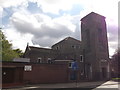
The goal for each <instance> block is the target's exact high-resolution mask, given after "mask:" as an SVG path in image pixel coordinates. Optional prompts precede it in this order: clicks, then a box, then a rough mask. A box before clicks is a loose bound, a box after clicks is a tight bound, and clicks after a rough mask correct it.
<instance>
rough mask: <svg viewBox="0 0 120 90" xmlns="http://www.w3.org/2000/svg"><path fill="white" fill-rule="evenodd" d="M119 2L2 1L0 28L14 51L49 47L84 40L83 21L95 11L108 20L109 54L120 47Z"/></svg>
mask: <svg viewBox="0 0 120 90" xmlns="http://www.w3.org/2000/svg"><path fill="white" fill-rule="evenodd" d="M118 1H119V0H0V27H2V31H3V32H4V34H5V36H6V39H7V40H9V42H10V43H12V44H13V48H14V49H15V48H20V49H21V50H23V52H24V51H25V48H26V46H27V43H29V45H30V46H37V47H46V48H49V47H51V46H52V45H53V44H55V43H56V42H58V41H60V40H62V39H64V38H66V37H69V36H71V37H73V38H75V39H78V40H81V28H80V25H81V22H80V19H81V18H83V17H84V16H86V15H87V14H89V13H90V12H96V13H98V14H100V15H103V16H105V17H106V19H105V20H106V23H107V36H108V44H109V54H110V56H112V55H113V54H114V52H115V50H116V49H117V47H118Z"/></svg>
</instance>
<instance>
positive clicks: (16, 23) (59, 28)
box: [10, 11, 78, 47]
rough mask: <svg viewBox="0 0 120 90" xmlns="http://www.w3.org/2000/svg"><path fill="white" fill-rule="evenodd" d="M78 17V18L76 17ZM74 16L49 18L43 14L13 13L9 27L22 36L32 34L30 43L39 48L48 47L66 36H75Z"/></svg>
mask: <svg viewBox="0 0 120 90" xmlns="http://www.w3.org/2000/svg"><path fill="white" fill-rule="evenodd" d="M77 17H78V16H77ZM74 18H75V16H74V17H73V16H70V15H63V16H61V17H57V18H51V17H49V16H47V15H44V14H30V13H29V12H26V13H24V12H22V11H21V12H15V13H14V14H13V15H12V17H11V18H10V20H11V26H12V27H14V28H15V29H16V30H17V31H18V32H20V33H22V34H28V33H30V34H32V35H33V38H32V41H33V43H35V44H39V45H40V46H44V47H48V46H49V47H50V46H51V45H53V44H54V43H55V42H57V41H58V40H60V39H63V38H65V37H66V36H74V34H76V29H78V28H76V25H75V24H76V23H74V22H73V21H74Z"/></svg>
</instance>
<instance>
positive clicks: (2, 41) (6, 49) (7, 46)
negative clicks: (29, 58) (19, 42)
mask: <svg viewBox="0 0 120 90" xmlns="http://www.w3.org/2000/svg"><path fill="white" fill-rule="evenodd" d="M0 45H1V46H0V47H1V49H0V53H2V54H0V56H2V58H1V57H0V59H2V60H3V61H12V60H13V58H16V57H20V56H22V54H23V53H22V51H21V50H20V49H15V50H13V49H12V44H11V43H9V41H8V40H6V38H5V36H4V34H3V32H2V31H1V30H0Z"/></svg>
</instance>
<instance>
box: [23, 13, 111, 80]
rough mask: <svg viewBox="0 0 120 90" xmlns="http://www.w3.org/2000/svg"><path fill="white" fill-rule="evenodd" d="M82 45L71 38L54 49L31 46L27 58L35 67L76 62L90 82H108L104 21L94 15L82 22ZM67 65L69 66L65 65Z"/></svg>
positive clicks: (26, 54) (102, 17)
mask: <svg viewBox="0 0 120 90" xmlns="http://www.w3.org/2000/svg"><path fill="white" fill-rule="evenodd" d="M81 38H82V41H79V40H76V39H74V38H72V37H66V38H65V39H64V40H62V41H60V42H58V43H56V44H54V45H53V46H52V47H51V49H46V48H38V47H32V46H28V45H27V48H26V51H25V53H24V57H25V58H30V62H36V63H66V62H67V61H68V62H67V63H71V62H73V61H77V62H78V64H79V67H80V69H81V70H80V72H81V74H84V75H85V76H86V77H87V78H89V79H92V78H93V77H94V79H97V78H101V79H103V78H109V72H110V70H109V68H110V67H109V52H108V39H107V30H106V22H105V17H104V16H102V15H99V14H97V13H94V12H91V13H90V14H88V15H87V16H85V17H83V18H82V19H81ZM65 61H66V62H65Z"/></svg>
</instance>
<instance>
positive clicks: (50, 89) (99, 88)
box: [2, 81, 120, 90]
mask: <svg viewBox="0 0 120 90" xmlns="http://www.w3.org/2000/svg"><path fill="white" fill-rule="evenodd" d="M119 85H120V82H119V83H118V82H115V81H107V82H105V81H98V82H79V83H58V84H37V85H27V86H23V87H14V88H9V89H2V90H41V89H45V90H62V89H65V88H69V89H70V88H74V89H75V88H76V89H78V88H88V89H91V90H104V89H105V90H120V86H119ZM80 90H81V89H80Z"/></svg>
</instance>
